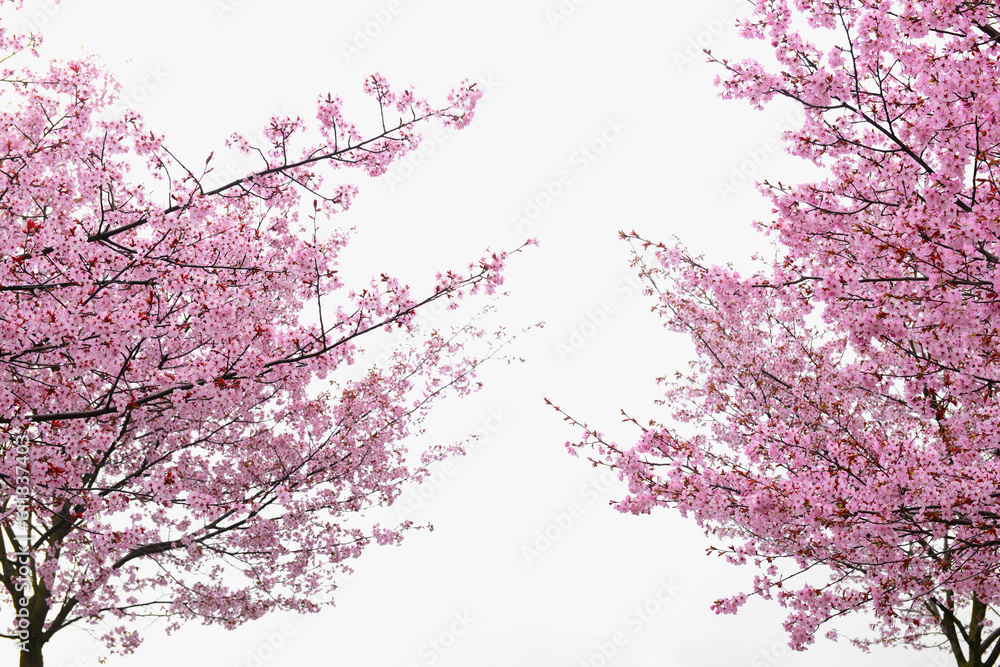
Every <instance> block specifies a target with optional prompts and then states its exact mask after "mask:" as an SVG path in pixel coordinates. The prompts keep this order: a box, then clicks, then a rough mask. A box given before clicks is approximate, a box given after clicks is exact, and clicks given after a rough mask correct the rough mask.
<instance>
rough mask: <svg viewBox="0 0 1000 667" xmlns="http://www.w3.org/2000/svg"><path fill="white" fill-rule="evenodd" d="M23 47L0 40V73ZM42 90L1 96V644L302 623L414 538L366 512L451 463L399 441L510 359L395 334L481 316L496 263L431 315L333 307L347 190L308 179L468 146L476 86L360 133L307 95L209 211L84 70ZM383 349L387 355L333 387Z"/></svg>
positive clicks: (94, 73) (28, 649) (462, 276)
mask: <svg viewBox="0 0 1000 667" xmlns="http://www.w3.org/2000/svg"><path fill="white" fill-rule="evenodd" d="M24 46H25V42H24V41H23V39H22V38H20V37H18V36H14V35H11V34H10V33H8V32H6V31H4V32H2V33H0V51H3V52H4V53H9V52H11V51H16V50H19V49H21V50H23V49H24ZM22 56H23V54H22ZM36 70H37V71H36ZM36 70H33V69H32V68H31V67H30V66H26V67H22V68H20V69H17V70H14V69H6V70H4V72H3V78H4V79H5V80H7V81H8V82H12V81H17V82H18V83H17V84H11V83H5V84H4V88H3V89H2V95H3V99H4V100H5V104H4V105H0V218H2V224H0V248H2V252H0V341H2V342H0V425H2V429H3V432H4V434H5V436H6V437H5V441H6V444H5V445H4V447H3V450H2V451H3V456H2V458H0V479H2V480H3V482H4V490H3V493H2V501H3V502H2V505H0V523H2V526H3V529H4V530H3V540H2V544H0V548H2V551H0V583H3V585H4V587H5V589H6V591H7V593H8V601H7V604H8V605H9V607H10V613H9V614H8V621H9V622H10V626H9V627H8V629H7V630H6V631H5V633H4V635H5V636H7V637H9V638H12V639H14V640H15V641H17V642H19V643H20V644H21V646H22V649H23V650H22V654H21V655H22V662H21V664H22V665H23V666H25V667H28V666H31V667H39V666H40V665H41V664H42V647H43V645H44V644H45V643H46V642H48V641H49V640H50V639H51V638H52V637H53V636H54V635H55V634H56V633H57V632H59V631H60V630H62V629H63V628H66V627H68V626H69V625H71V624H76V625H90V626H93V627H94V628H97V629H98V631H99V634H100V636H101V637H102V638H103V640H104V641H105V642H106V643H107V645H108V647H110V648H111V649H112V650H116V651H121V652H129V651H131V650H132V649H134V648H135V647H136V646H137V645H138V643H139V641H140V639H141V638H140V636H139V635H138V634H137V633H136V631H135V624H134V621H135V620H136V618H137V617H138V616H139V615H142V616H147V617H148V616H162V617H163V618H165V619H166V622H167V625H166V627H167V629H168V630H173V629H176V628H177V627H179V626H180V625H181V624H182V623H183V622H185V621H187V620H191V619H197V620H200V621H202V622H204V623H213V624H218V625H222V626H224V627H234V626H236V625H238V624H240V623H243V622H245V621H247V620H251V619H254V618H258V617H260V616H262V615H263V614H266V613H267V612H269V611H272V610H293V611H298V612H310V611H316V610H317V609H319V608H320V607H321V606H322V605H324V604H328V603H330V602H331V601H332V599H333V595H334V591H335V589H336V582H337V581H338V579H339V578H340V577H342V576H343V575H344V574H345V573H347V572H350V567H349V566H348V563H349V562H350V561H351V560H352V559H354V558H357V557H358V556H359V555H360V554H361V553H362V551H363V550H364V548H365V547H366V546H367V545H369V544H371V543H377V544H381V545H390V544H398V543H399V541H400V539H401V538H402V535H403V532H405V531H406V530H407V529H410V528H415V526H412V525H411V524H409V523H404V524H403V525H400V526H383V525H378V524H375V525H372V524H371V523H370V522H366V520H365V517H364V513H365V511H366V510H368V509H371V508H376V507H379V506H385V505H389V504H391V503H392V502H393V501H394V500H395V499H396V498H397V497H398V496H399V494H400V492H401V488H402V487H403V485H405V484H407V483H410V482H413V481H419V480H420V479H422V478H423V477H424V476H425V475H426V473H427V466H428V465H429V464H431V463H433V462H434V461H436V460H439V459H440V458H442V457H445V456H451V455H453V454H455V453H458V451H459V450H458V449H457V448H448V447H441V448H436V449H431V450H428V451H424V452H420V453H419V454H420V455H419V456H417V455H416V454H417V453H409V452H408V451H407V449H406V444H405V443H406V439H407V436H409V435H410V434H411V433H414V432H416V431H418V430H419V424H420V423H421V421H422V419H423V417H424V415H425V414H426V413H427V411H428V409H429V408H430V407H431V406H432V405H433V404H435V403H436V402H437V401H438V400H439V399H440V398H442V397H444V396H447V395H457V396H461V395H464V394H467V393H469V392H472V391H475V390H476V389H477V388H478V386H479V385H478V382H477V381H476V379H475V374H476V369H477V367H478V366H479V365H480V364H481V363H483V362H484V361H485V360H486V359H488V358H490V357H493V356H495V355H496V354H497V352H498V350H499V349H500V347H502V346H503V345H504V342H503V339H502V338H490V339H489V341H481V340H480V337H481V336H482V329H481V327H480V325H478V324H477V323H476V322H477V320H476V319H473V321H472V323H470V324H468V325H467V326H465V327H464V328H461V329H459V330H456V331H452V332H449V331H437V330H428V329H427V328H426V327H422V326H420V324H419V323H418V322H417V321H416V318H415V313H416V312H417V311H418V310H419V309H421V308H423V307H425V306H426V305H427V304H429V303H431V302H433V301H436V300H439V299H442V300H447V301H449V302H450V303H452V304H457V303H458V300H459V299H460V298H462V297H463V296H464V295H468V294H471V293H475V292H477V291H480V290H482V291H484V292H488V293H492V292H494V290H496V288H497V287H498V286H500V285H501V284H502V283H503V270H504V264H505V262H506V259H507V257H508V253H505V252H499V251H497V252H492V251H487V252H486V254H485V255H484V257H483V258H482V259H480V260H478V261H476V262H473V263H472V265H471V266H470V267H469V269H468V270H464V271H463V270H452V271H443V272H442V273H441V274H439V275H440V277H439V280H438V283H437V286H436V287H435V288H433V289H432V290H431V291H429V292H422V293H418V292H417V291H416V290H411V289H410V288H409V287H408V286H407V285H405V284H403V283H401V282H400V281H399V280H397V279H396V278H394V277H392V276H391V275H389V274H387V273H378V274H377V275H375V276H373V278H372V279H371V281H370V282H369V283H368V284H367V285H358V286H355V287H354V289H353V290H351V289H349V288H348V287H347V286H346V285H344V284H343V283H342V281H341V279H340V276H339V273H338V266H339V262H340V257H341V253H343V252H345V248H346V246H347V244H348V241H349V236H348V234H346V233H344V232H343V231H340V230H338V229H337V228H336V226H335V225H334V223H333V222H332V221H330V220H329V218H330V217H331V216H333V215H339V214H342V213H343V212H345V211H347V210H348V209H349V208H350V206H351V203H352V201H353V199H354V197H355V196H356V194H357V190H356V188H355V187H354V186H351V185H344V184H329V185H328V184H327V183H326V182H325V178H326V176H328V175H329V173H330V171H331V170H336V169H348V168H355V169H361V170H363V171H366V172H367V173H368V174H371V175H379V174H382V173H384V172H385V169H386V167H387V166H388V165H389V164H391V163H392V161H393V160H395V159H397V158H399V156H401V155H403V154H405V153H406V152H407V151H409V150H412V149H413V148H414V147H415V146H417V144H418V143H419V141H420V138H419V134H418V133H417V132H416V129H415V128H417V127H419V126H420V125H423V124H426V123H428V122H434V121H435V120H436V119H443V120H444V122H445V123H446V124H448V125H451V126H454V127H456V128H460V127H463V126H464V125H465V124H466V123H467V122H468V120H469V119H471V117H472V114H473V113H474V110H475V106H476V100H478V92H477V91H476V89H475V86H474V84H468V83H463V84H462V86H461V87H460V88H459V89H458V90H459V91H460V92H458V93H454V94H453V96H452V97H453V104H452V105H451V106H448V107H435V106H432V105H431V104H430V103H429V102H427V101H426V100H422V99H419V98H417V97H416V96H415V94H414V93H413V92H412V91H411V90H407V91H406V92H405V93H402V94H400V95H394V94H393V93H392V92H391V90H390V89H389V85H388V83H387V82H386V81H385V79H384V78H382V77H381V76H379V75H377V74H376V75H373V76H372V77H371V78H370V79H369V80H368V81H367V82H366V83H365V89H366V90H367V91H368V92H369V93H371V94H372V95H373V96H374V97H375V100H374V102H373V104H374V105H375V107H376V108H377V109H378V110H379V112H380V115H379V116H376V120H377V121H380V125H379V126H378V128H377V129H376V130H375V131H374V132H373V133H369V134H362V133H361V131H360V130H359V129H358V128H357V127H356V126H355V125H354V124H353V123H352V122H350V121H348V120H346V116H345V111H344V109H343V108H342V107H343V105H342V103H341V101H340V100H339V99H338V98H337V97H335V96H332V95H322V96H320V98H319V104H318V113H317V120H318V125H317V126H316V128H315V130H313V131H312V132H311V131H310V130H309V127H308V125H309V123H308V122H307V121H306V120H303V119H301V118H279V117H275V118H272V119H271V120H270V122H269V123H268V124H267V126H266V127H265V129H264V132H263V134H262V135H261V136H262V137H263V140H262V141H263V144H262V145H261V144H259V142H258V143H255V142H252V141H250V140H248V139H247V138H245V137H241V136H236V135H234V136H233V137H232V138H231V140H230V145H231V146H233V147H234V148H236V149H237V150H239V151H242V152H243V153H245V154H247V155H250V156H253V157H254V158H255V159H258V158H259V159H260V160H262V164H261V165H260V167H259V168H258V169H257V170H256V171H255V172H253V173H250V174H246V175H242V176H239V177H235V176H234V177H233V178H232V180H230V181H228V182H224V183H222V184H220V185H218V186H215V187H210V186H208V185H207V184H206V180H205V178H204V174H206V173H210V172H211V167H212V164H213V163H212V158H211V156H210V157H209V159H208V160H206V163H205V165H204V167H203V168H201V169H198V170H195V169H193V168H189V166H188V165H184V164H181V163H180V162H178V161H177V160H176V159H175V158H174V157H173V156H172V154H171V153H170V152H169V150H168V149H167V143H166V140H165V139H164V137H162V136H160V135H158V134H156V133H155V132H152V131H150V130H149V129H147V128H146V127H145V126H144V125H143V121H142V119H141V118H140V117H139V116H138V114H136V113H134V112H131V111H127V112H124V113H119V114H118V115H115V114H114V113H113V104H114V102H115V97H114V91H115V90H116V84H115V83H114V82H113V81H112V80H111V79H110V78H109V77H108V76H107V75H106V74H105V73H104V72H103V71H102V70H101V68H100V67H99V66H98V65H97V64H96V63H95V62H94V61H91V60H79V61H72V62H53V63H50V64H49V65H48V66H47V67H45V68H39V67H36ZM136 157H139V158H140V159H139V160H136V159H135V158H136ZM144 169H145V171H144ZM161 190H162V191H163V194H164V195H165V196H166V199H165V200H164V199H163V198H162V197H161V196H159V195H154V194H153V193H154V192H160V191H161ZM164 201H166V204H164V203H163V202H164ZM378 270H379V269H376V271H378ZM384 330H395V331H397V335H401V336H403V337H404V341H405V344H404V345H402V346H400V347H399V348H398V349H397V351H395V352H394V353H392V354H391V355H390V357H391V358H390V359H389V361H388V363H386V364H382V365H378V366H374V367H372V368H370V369H368V371H367V372H361V373H356V372H355V373H352V374H351V375H350V376H345V375H344V369H345V368H346V367H347V366H349V365H350V364H353V363H354V362H355V361H357V360H358V359H359V358H360V357H359V347H358V342H359V339H360V338H361V337H363V336H369V337H375V336H379V335H382V332H383V331H384ZM366 340H367V339H366ZM472 342H475V343H476V346H477V347H476V350H478V351H474V350H473V349H471V348H470V349H466V348H467V347H469V345H470V343H472ZM480 342H482V345H481V346H480ZM338 371H339V372H338ZM324 378H325V380H323V379H324ZM351 378H354V379H351ZM319 380H323V381H319ZM19 568H21V569H20V570H19Z"/></svg>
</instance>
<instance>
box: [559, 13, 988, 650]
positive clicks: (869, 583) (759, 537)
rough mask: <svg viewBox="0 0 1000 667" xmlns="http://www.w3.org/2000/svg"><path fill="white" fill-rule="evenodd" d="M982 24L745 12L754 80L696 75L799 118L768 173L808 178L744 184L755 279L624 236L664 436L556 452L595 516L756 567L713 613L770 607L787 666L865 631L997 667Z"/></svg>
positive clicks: (956, 16)
mask: <svg viewBox="0 0 1000 667" xmlns="http://www.w3.org/2000/svg"><path fill="white" fill-rule="evenodd" d="M998 19H1000V15H998V8H997V6H996V4H995V3H993V2H981V1H978V0H961V1H958V0H933V1H932V0H833V1H824V2H819V1H815V0H796V2H795V3H794V5H793V3H791V2H788V1H787V0H760V1H759V2H757V3H756V5H755V9H754V12H753V14H752V16H751V17H750V18H748V19H746V20H744V21H742V22H741V23H740V29H741V34H742V35H743V36H744V37H746V38H750V39H766V40H769V42H770V44H771V46H772V47H773V53H774V56H775V60H774V62H771V63H763V62H760V61H755V60H743V61H739V62H732V61H728V60H724V59H717V58H716V57H714V56H712V55H711V54H709V58H710V60H712V61H714V62H715V63H716V64H717V65H718V66H720V67H722V68H723V69H724V71H725V75H724V77H723V78H721V80H720V81H719V83H720V84H721V86H722V91H723V96H724V97H728V98H738V99H745V100H747V101H749V102H750V103H751V104H752V105H754V106H756V107H760V106H762V105H763V104H765V103H767V102H769V101H771V100H772V99H774V98H776V97H777V98H781V99H787V100H791V101H793V102H794V103H795V104H798V105H801V108H802V110H803V111H804V118H805V120H804V122H803V123H802V124H801V126H800V127H796V128H794V129H793V130H791V131H788V132H786V133H785V135H784V139H785V141H786V143H787V148H788V151H789V152H790V153H791V154H793V155H796V156H799V157H801V158H804V159H806V160H809V161H810V162H812V163H813V164H815V165H817V166H819V167H821V168H822V169H823V170H824V173H825V174H826V177H825V178H824V179H823V180H820V181H818V182H813V183H804V184H800V185H788V184H784V183H777V184H774V183H769V182H767V181H765V182H764V183H763V184H762V190H763V191H764V192H765V193H766V194H767V196H768V197H769V198H770V200H771V202H772V203H773V213H774V219H773V221H771V222H770V223H769V224H760V227H761V228H762V229H764V230H766V231H767V232H769V233H770V234H772V235H773V237H774V240H775V244H776V250H777V252H776V254H775V257H776V259H774V260H772V261H764V260H762V259H759V258H758V261H759V266H760V267H761V268H760V269H759V270H758V272H756V273H754V274H753V275H741V274H740V273H739V272H737V271H735V270H733V269H732V268H731V267H720V266H716V265H712V264H710V263H709V262H707V261H705V260H704V259H703V258H702V257H699V256H696V255H695V254H694V253H691V252H689V251H687V250H685V249H684V248H683V247H681V246H680V244H679V242H676V241H675V242H672V243H670V244H663V243H657V242H654V241H650V240H647V239H645V238H643V237H640V236H639V235H638V234H637V233H635V232H631V233H627V234H623V236H624V237H625V238H626V239H628V241H629V242H630V243H632V247H633V251H634V254H633V261H634V265H635V267H636V270H637V271H639V272H640V274H641V275H642V276H643V277H644V279H645V281H646V284H647V286H648V293H649V294H650V296H652V297H653V298H654V299H655V306H654V310H655V312H656V313H657V314H658V315H659V316H660V317H661V318H662V320H663V324H664V326H665V327H666V328H667V329H669V330H670V331H673V332H678V333H682V334H684V335H686V336H689V337H690V338H691V340H692V341H693V342H694V345H695V347H696V349H697V359H696V360H695V361H694V362H692V365H691V368H690V371H689V372H686V373H677V374H676V376H669V377H665V378H661V380H660V381H661V383H662V384H663V386H664V389H665V395H664V397H663V399H662V404H663V405H665V406H667V407H668V409H669V417H668V418H666V419H661V420H659V421H652V422H650V421H646V420H640V419H638V418H633V417H631V416H629V415H626V420H627V421H628V422H630V423H631V424H632V425H633V427H634V428H637V429H639V430H640V431H641V435H640V436H639V437H638V441H637V442H635V443H634V444H631V445H620V444H618V443H617V442H615V440H614V439H612V438H610V437H607V436H605V435H603V434H601V433H600V432H598V431H596V430H594V429H591V428H587V427H585V428H586V435H585V436H584V438H583V440H582V442H575V443H570V448H571V451H574V452H576V451H578V450H579V448H584V449H586V450H587V451H588V452H589V453H590V456H591V457H592V460H593V461H594V463H595V465H608V466H611V467H612V468H614V469H615V470H617V471H618V472H619V473H620V474H621V475H622V477H623V479H625V480H627V482H628V493H627V496H626V497H625V498H624V499H623V500H621V501H620V502H619V503H618V505H617V506H618V509H619V510H621V511H623V512H632V513H636V514H643V513H648V512H650V511H651V510H652V509H654V508H656V507H660V506H664V507H673V508H677V509H679V510H680V512H681V513H682V514H684V515H686V516H687V515H690V516H692V517H693V518H695V519H696V520H697V521H698V523H699V524H700V525H701V526H702V527H704V529H705V531H706V533H707V534H708V535H709V536H710V537H711V538H713V539H712V541H713V545H712V546H711V547H710V549H709V551H711V552H714V553H717V554H719V555H722V556H724V557H725V558H727V559H728V560H729V561H730V562H732V563H736V564H743V563H751V564H753V565H755V566H756V567H757V568H759V570H760V571H759V573H758V575H757V576H756V577H755V579H754V582H753V584H752V586H751V587H750V589H749V590H747V591H745V592H743V593H740V594H738V595H736V596H734V597H731V598H728V599H721V600H717V601H716V602H715V605H714V607H715V609H716V610H717V611H718V612H721V613H732V612H735V611H736V610H737V609H738V608H740V606H741V605H743V603H745V602H746V601H747V599H748V598H749V597H750V596H757V597H760V598H764V599H769V600H770V599H773V600H775V601H777V602H778V603H779V604H780V605H782V606H783V607H785V608H787V609H788V617H787V621H786V622H785V628H786V630H787V631H788V633H789V637H790V644H791V645H792V646H793V647H794V648H796V649H800V650H801V649H804V648H805V647H806V646H807V645H809V644H811V643H812V642H813V641H814V638H815V636H816V634H817V633H818V632H820V631H821V628H822V627H823V626H824V624H826V623H827V622H828V621H831V620H833V619H836V618H837V617H840V616H842V615H846V614H851V613H853V612H863V613H866V614H868V618H869V620H870V621H871V623H872V624H871V632H870V633H867V634H863V635H861V636H855V637H852V640H853V641H855V642H856V643H857V644H858V645H859V646H862V647H869V646H872V645H874V644H886V645H888V644H906V645H911V646H918V647H922V646H940V647H943V648H944V649H946V650H949V651H951V652H952V654H953V655H954V657H955V660H956V662H957V664H958V665H960V666H965V665H975V666H977V667H990V666H992V665H995V664H997V662H998V656H1000V641H998V638H1000V628H998V627H997V624H996V618H997V613H996V612H997V609H998V608H1000V576H998V569H1000V395H998V390H1000V352H998V344H1000V328H998V327H1000V298H998V296H997V294H998V293H1000V244H998V240H1000V194H998V181H997V179H998V176H1000V173H998V171H997V168H998V166H1000V44H998V40H1000V31H998V29H997V28H998ZM567 418H569V417H567ZM574 423H578V424H579V422H574ZM581 425H582V424H581ZM828 627H829V626H828ZM828 634H829V636H831V637H836V630H833V629H831V630H830V632H829V633H828Z"/></svg>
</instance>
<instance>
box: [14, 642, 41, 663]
mask: <svg viewBox="0 0 1000 667" xmlns="http://www.w3.org/2000/svg"><path fill="white" fill-rule="evenodd" d="M27 649H28V650H27V651H21V661H20V662H19V663H18V667H42V645H41V644H40V643H39V642H35V641H31V640H28V642H27Z"/></svg>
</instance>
